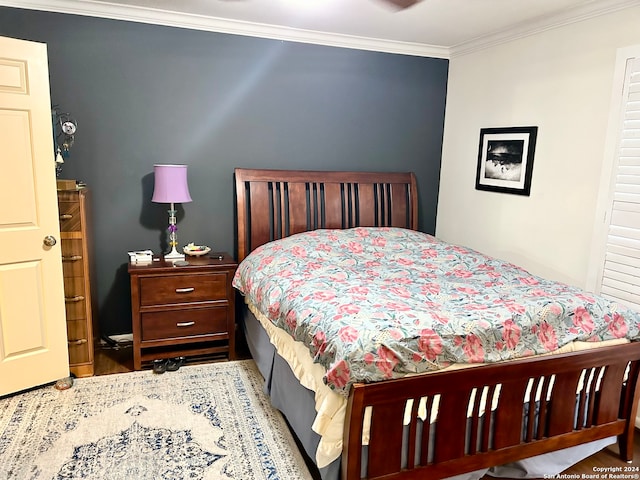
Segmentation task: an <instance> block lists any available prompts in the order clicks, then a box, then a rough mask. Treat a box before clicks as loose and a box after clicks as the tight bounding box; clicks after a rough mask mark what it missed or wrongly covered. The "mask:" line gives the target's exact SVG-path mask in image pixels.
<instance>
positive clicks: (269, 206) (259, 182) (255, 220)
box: [235, 168, 418, 261]
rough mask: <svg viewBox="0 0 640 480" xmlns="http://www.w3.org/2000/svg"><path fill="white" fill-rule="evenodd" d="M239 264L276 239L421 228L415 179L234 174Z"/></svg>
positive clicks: (374, 174) (238, 171) (244, 171)
mask: <svg viewBox="0 0 640 480" xmlns="http://www.w3.org/2000/svg"><path fill="white" fill-rule="evenodd" d="M235 179H236V208H237V216H238V218H237V242H238V252H237V253H238V261H242V260H243V259H244V258H245V257H246V256H247V255H248V254H249V253H250V252H251V251H252V250H254V249H255V248H257V247H259V246H260V245H263V244H265V243H267V242H270V241H272V240H276V239H280V238H284V237H288V236H289V235H293V234H296V233H300V232H305V231H309V230H316V229H319V228H351V227H385V226H389V227H402V228H409V229H412V230H417V229H418V195H417V193H418V192H417V187H416V178H415V175H414V174H413V173H411V172H407V173H382V172H380V173H377V172H337V171H325V172H323V171H310V170H255V169H244V168H236V169H235Z"/></svg>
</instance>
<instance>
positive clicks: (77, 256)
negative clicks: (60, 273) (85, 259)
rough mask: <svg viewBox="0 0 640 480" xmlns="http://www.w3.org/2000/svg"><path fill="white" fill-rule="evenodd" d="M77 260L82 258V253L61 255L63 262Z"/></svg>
mask: <svg viewBox="0 0 640 480" xmlns="http://www.w3.org/2000/svg"><path fill="white" fill-rule="evenodd" d="M78 260H82V255H70V256H67V257H65V256H63V257H62V261H63V262H77V261H78Z"/></svg>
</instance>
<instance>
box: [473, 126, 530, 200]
mask: <svg viewBox="0 0 640 480" xmlns="http://www.w3.org/2000/svg"><path fill="white" fill-rule="evenodd" d="M537 136H538V127H505V128H482V129H481V130H480V144H479V146H478V168H477V172H476V190H486V191H489V192H500V193H513V194H516V195H526V196H529V195H530V193H531V177H532V175H533V157H534V153H535V149H536V138H537Z"/></svg>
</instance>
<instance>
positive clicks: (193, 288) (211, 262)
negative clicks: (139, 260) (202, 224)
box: [129, 252, 238, 370]
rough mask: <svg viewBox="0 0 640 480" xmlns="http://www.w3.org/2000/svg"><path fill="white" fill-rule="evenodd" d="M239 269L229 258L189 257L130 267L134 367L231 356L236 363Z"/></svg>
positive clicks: (225, 254)
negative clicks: (169, 360)
mask: <svg viewBox="0 0 640 480" xmlns="http://www.w3.org/2000/svg"><path fill="white" fill-rule="evenodd" d="M237 266H238V264H237V263H236V262H235V261H234V260H233V258H231V256H230V255H229V254H227V253H217V252H216V253H212V254H210V255H203V256H200V257H195V256H192V257H189V261H188V264H187V265H185V266H178V264H176V263H175V262H173V261H166V260H164V259H163V258H162V257H160V258H157V257H156V258H154V260H153V262H151V263H149V264H145V265H141V264H136V263H131V262H130V263H129V276H130V279H131V311H132V329H133V366H134V368H135V369H136V370H140V369H141V368H142V366H143V364H151V363H152V361H153V360H156V359H165V358H175V357H181V356H186V357H189V356H211V355H216V354H226V355H227V356H228V358H229V359H230V360H233V359H235V293H234V292H235V291H234V289H233V287H232V286H231V280H232V279H233V274H234V273H235V271H236V268H237Z"/></svg>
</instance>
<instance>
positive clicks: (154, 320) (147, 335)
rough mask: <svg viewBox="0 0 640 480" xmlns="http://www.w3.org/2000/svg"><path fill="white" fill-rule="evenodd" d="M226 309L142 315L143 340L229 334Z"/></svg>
mask: <svg viewBox="0 0 640 480" xmlns="http://www.w3.org/2000/svg"><path fill="white" fill-rule="evenodd" d="M227 315H228V309H227V308H226V307H211V308H198V309H183V310H173V311H171V310H170V311H164V312H153V313H143V314H142V340H143V341H144V340H161V339H167V338H180V337H189V336H194V335H210V334H214V333H225V332H227V330H228V329H227Z"/></svg>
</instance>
